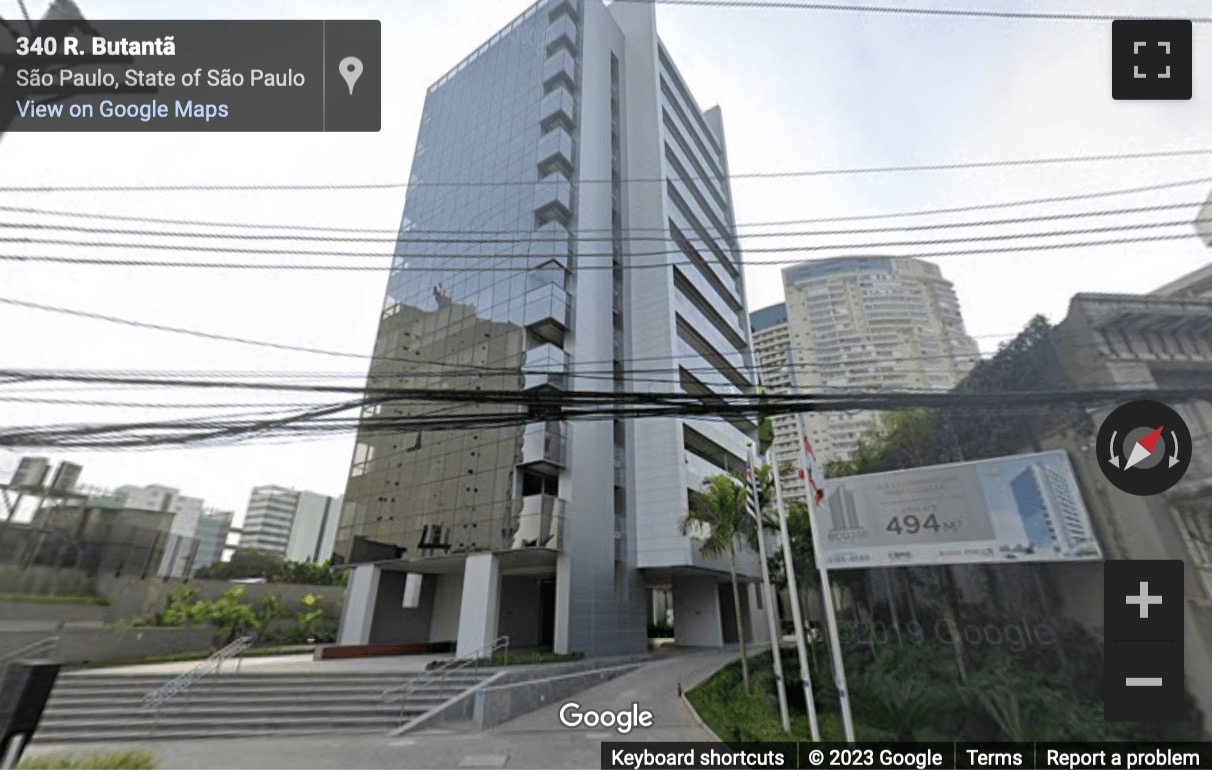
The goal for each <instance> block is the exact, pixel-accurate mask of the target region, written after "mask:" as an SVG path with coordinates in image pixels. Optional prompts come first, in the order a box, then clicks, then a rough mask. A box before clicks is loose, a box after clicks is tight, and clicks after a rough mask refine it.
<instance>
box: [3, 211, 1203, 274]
mask: <svg viewBox="0 0 1212 770" xmlns="http://www.w3.org/2000/svg"><path fill="white" fill-rule="evenodd" d="M1181 205H1182V207H1184V208H1186V207H1189V206H1192V205H1198V204H1191V203H1186V204H1181ZM1174 207H1175V206H1172V205H1169V204H1167V205H1165V206H1160V207H1144V208H1142V209H1137V210H1135V211H1137V212H1140V211H1149V210H1157V209H1158V208H1174ZM1127 211H1132V210H1127ZM1048 219H1051V218H1050V217H1048V218H1041V219H1034V220H1019V222H1027V221H1036V222H1040V221H1047V220H1048ZM1204 222H1212V218H1197V219H1173V220H1169V221H1165V222H1129V223H1124V224H1116V225H1105V226H1103V227H1085V228H1067V229H1064V230H1045V231H1027V232H1012V233H995V234H992V235H964V236H956V237H952V238H936V239H929V240H921V239H919V240H911V241H875V242H870V243H823V244H807V245H789V246H755V247H747V248H744V249H742V250H741V251H743V252H744V253H748V254H787V253H794V252H816V251H845V250H847V249H864V250H866V249H873V250H883V249H892V248H904V247H913V246H939V245H946V244H955V243H990V242H998V241H1016V240H1031V239H1036V238H1062V237H1071V236H1076V235H1098V234H1103V233H1118V232H1125V231H1131V230H1154V229H1160V228H1166V227H1184V228H1185V227H1190V226H1191V225H1193V224H1202V223H1204ZM955 226H956V227H965V226H966V225H962V224H961V225H955ZM0 227H3V225H0ZM936 229H945V226H933V225H925V226H919V227H910V228H887V229H875V230H868V229H857V230H850V231H845V230H834V231H818V232H816V233H803V234H799V235H800V236H805V235H806V236H824V235H864V234H867V233H869V232H900V231H902V230H909V231H930V230H936ZM783 237H797V234H796V233H787V234H785V235H783ZM1192 237H1195V236H1194V235H1192ZM659 240H662V241H664V240H668V239H659ZM422 242H424V241H422ZM0 243H10V244H11V243H22V244H30V245H37V246H63V247H67V248H72V249H130V250H136V251H174V252H186V253H202V254H207V253H215V254H240V255H246V256H270V257H284V256H291V257H336V258H348V259H368V258H369V259H383V258H386V257H393V256H394V257H398V258H400V259H423V260H428V259H432V260H450V259H455V260H470V259H493V260H499V259H503V260H518V261H521V260H530V259H532V258H533V256H534V255H530V254H500V253H494V252H491V251H482V252H477V253H460V252H455V253H429V254H426V253H420V254H418V253H403V254H398V253H397V254H392V253H391V252H389V251H328V250H306V249H299V248H250V247H244V246H211V245H198V244H180V243H139V242H112V241H109V242H107V241H78V240H66V239H62V238H33V237H28V236H0ZM405 243H406V244H407V243H408V241H405ZM519 243H526V244H527V245H540V246H541V245H551V244H566V243H567V240H566V239H563V240H553V239H536V240H533V241H531V240H520V241H519ZM463 245H493V243H492V242H491V241H485V242H474V243H470V244H463ZM503 245H510V244H503ZM513 245H516V244H513ZM681 253H682V252H680V251H679V250H677V249H658V250H654V251H631V252H627V253H626V254H625V256H628V257H633V258H634V257H670V256H677V255H679V254H681ZM578 256H581V257H590V258H593V257H602V256H605V253H604V252H603V253H595V252H581V253H580V254H578ZM797 261H801V260H797ZM622 267H623V269H627V268H629V267H635V266H634V265H628V264H624V265H623V266H622ZM430 269H436V270H442V269H443V268H441V267H436V268H430ZM525 269H530V266H529V265H527V266H526V267H525Z"/></svg>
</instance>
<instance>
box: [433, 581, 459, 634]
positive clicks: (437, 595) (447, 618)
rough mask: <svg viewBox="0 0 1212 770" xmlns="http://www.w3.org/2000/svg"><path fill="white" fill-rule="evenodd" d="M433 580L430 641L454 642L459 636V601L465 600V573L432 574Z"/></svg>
mask: <svg viewBox="0 0 1212 770" xmlns="http://www.w3.org/2000/svg"><path fill="white" fill-rule="evenodd" d="M426 579H427V580H433V581H434V583H435V586H434V595H433V616H432V617H431V618H430V620H429V641H431V642H453V641H455V640H457V639H458V638H459V603H460V602H461V601H462V600H463V575H462V573H459V574H455V575H430V576H428V577H427V578H426Z"/></svg>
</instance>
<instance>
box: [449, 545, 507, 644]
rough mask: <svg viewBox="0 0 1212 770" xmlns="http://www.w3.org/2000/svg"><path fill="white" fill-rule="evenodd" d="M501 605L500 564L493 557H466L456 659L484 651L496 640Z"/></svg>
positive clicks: (484, 554)
mask: <svg viewBox="0 0 1212 770" xmlns="http://www.w3.org/2000/svg"><path fill="white" fill-rule="evenodd" d="M500 606H501V562H500V559H499V558H498V557H497V555H496V554H491V553H479V554H476V555H474V556H468V557H467V561H466V563H465V565H464V567H463V601H462V603H461V605H460V607H459V638H458V644H457V645H456V648H455V655H456V656H457V657H460V658H462V657H467V656H471V655H474V654H476V653H477V652H479V651H481V650H483V648H484V647H487V646H488V645H490V644H492V642H493V640H495V639H496V638H497V613H498V612H499V610H500Z"/></svg>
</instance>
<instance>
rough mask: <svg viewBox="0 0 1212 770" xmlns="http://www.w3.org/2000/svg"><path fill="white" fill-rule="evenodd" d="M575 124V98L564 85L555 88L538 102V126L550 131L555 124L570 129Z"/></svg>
mask: <svg viewBox="0 0 1212 770" xmlns="http://www.w3.org/2000/svg"><path fill="white" fill-rule="evenodd" d="M576 124H577V103H576V99H575V98H573V95H572V91H571V90H569V89H568V88H567V87H566V86H560V87H559V88H556V89H555V90H554V91H552V92H551V93H549V94H547V95H546V96H544V97H543V101H541V102H539V126H540V127H541V128H542V129H543V130H544V131H550V130H551V129H553V128H555V127H556V126H562V127H564V128H565V129H567V130H569V131H571V130H572V129H574V128H576Z"/></svg>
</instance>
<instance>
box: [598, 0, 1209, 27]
mask: <svg viewBox="0 0 1212 770" xmlns="http://www.w3.org/2000/svg"><path fill="white" fill-rule="evenodd" d="M616 2H623V3H639V4H644V5H684V6H697V7H700V8H750V9H761V8H769V9H771V10H791V11H828V12H833V13H871V14H893V15H904V16H939V17H947V18H976V19H1010V20H1018V21H1115V20H1117V19H1160V18H1169V17H1161V16H1140V15H1134V14H1119V15H1114V14H1105V13H1048V12H1044V11H988V10H980V9H975V8H973V9H968V8H923V7H918V6H895V5H891V6H890V5H856V4H851V3H819V2H808V1H807V0H616ZM1187 18H1188V19H1190V20H1191V22H1193V23H1195V24H1207V23H1209V22H1212V17H1208V16H1195V17H1187Z"/></svg>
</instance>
